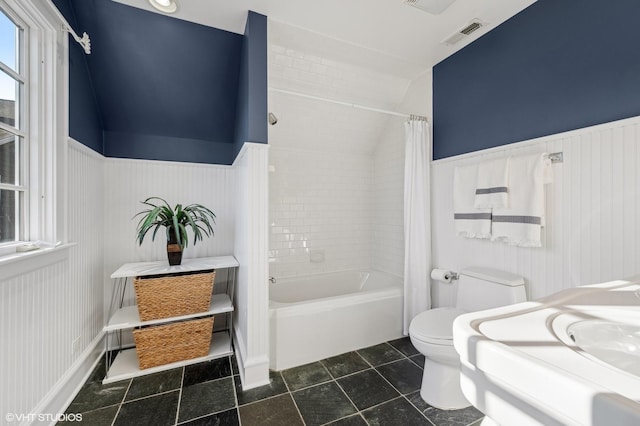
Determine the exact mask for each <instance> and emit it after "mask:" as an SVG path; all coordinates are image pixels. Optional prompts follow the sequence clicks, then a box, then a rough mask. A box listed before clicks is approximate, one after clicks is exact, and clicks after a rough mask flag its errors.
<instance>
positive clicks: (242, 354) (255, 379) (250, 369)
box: [233, 327, 270, 390]
mask: <svg viewBox="0 0 640 426" xmlns="http://www.w3.org/2000/svg"><path fill="white" fill-rule="evenodd" d="M233 340H234V345H233V347H234V352H235V354H236V361H237V362H238V370H239V371H240V383H241V384H242V390H248V389H253V388H257V387H259V386H264V385H268V384H269V383H270V381H269V357H266V356H261V357H247V350H246V347H245V345H244V342H245V341H244V337H243V336H242V333H241V332H240V330H239V329H238V328H237V327H234V328H233Z"/></svg>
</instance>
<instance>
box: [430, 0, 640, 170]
mask: <svg viewBox="0 0 640 426" xmlns="http://www.w3.org/2000/svg"><path fill="white" fill-rule="evenodd" d="M638 16H640V1H637V0H615V1H602V0H562V1H559V0H538V1H537V2H536V3H534V4H533V5H531V6H530V7H528V8H527V9H525V10H524V11H522V12H521V13H519V14H518V15H516V16H514V17H513V18H511V19H510V20H508V21H507V22H505V23H503V24H502V25H500V26H498V27H497V28H495V29H494V30H493V31H490V32H489V33H487V34H486V35H484V36H483V37H481V38H480V39H478V40H476V41H475V42H473V43H471V44H470V45H468V46H467V47H465V48H464V49H462V50H460V51H459V52H457V53H456V54H454V55H452V56H450V57H449V58H447V59H445V60H443V61H442V62H440V63H439V64H437V65H436V66H435V67H434V69H433V109H434V111H433V117H434V118H433V121H434V141H433V144H434V147H433V150H434V159H438V158H444V157H449V156H453V155H458V154H463V153H466V152H471V151H477V150H481V149H485V148H490V147H495V146H500V145H504V144H508V143H512V142H518V141H522V140H527V139H531V138H535V137H540V136H545V135H550V134H554V133H558V132H563V131H568V130H573V129H577V128H581V127H586V126H590V125H595V124H600V123H605V122H609V121H613V120H619V119H623V118H628V117H633V116H637V115H640V55H639V54H638V53H637V52H638V50H637V49H638V47H637V44H638V35H637V22H636V21H637V17H638Z"/></svg>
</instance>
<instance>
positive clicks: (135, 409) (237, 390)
mask: <svg viewBox="0 0 640 426" xmlns="http://www.w3.org/2000/svg"><path fill="white" fill-rule="evenodd" d="M423 363H424V358H423V357H422V355H420V354H419V353H418V352H417V351H416V350H415V348H414V347H413V346H412V345H411V343H410V341H409V339H408V338H402V339H399V340H394V341H391V342H388V343H383V344H380V345H376V346H372V347H369V348H365V349H361V350H358V351H354V352H349V353H346V354H342V355H338V356H335V357H331V358H328V359H324V360H321V361H319V362H314V363H311V364H307V365H303V366H300V367H295V368H291V369H288V370H284V371H281V372H273V371H272V372H271V373H270V376H271V383H270V384H269V385H266V386H262V387H259V388H255V389H250V390H247V391H243V390H242V389H241V387H240V379H239V376H238V370H237V366H236V363H235V358H234V357H233V356H231V357H225V358H222V359H218V360H213V361H208V362H203V363H200V364H194V365H190V366H186V367H183V368H176V369H173V370H168V371H164V372H161V373H156V374H151V375H148V376H142V377H138V378H134V379H131V380H124V381H120V382H116V383H111V384H108V385H102V384H101V378H102V375H103V374H104V364H103V362H102V361H101V362H100V363H99V365H98V366H97V367H96V369H95V370H94V372H93V374H92V375H91V377H90V378H89V380H88V381H87V382H86V383H85V385H84V386H83V388H82V389H81V390H80V392H79V393H78V395H77V396H76V398H75V399H74V400H73V402H72V403H71V405H70V406H69V407H68V409H67V413H82V419H83V421H82V423H84V424H88V425H91V426H102V425H105V426H107V425H125V426H128V425H141V426H146V425H153V426H162V425H176V424H179V425H190V426H200V425H220V426H224V425H242V426H271V425H272V426H294V425H309V426H311V425H325V424H326V425H336V426H337V425H340V426H349V425H363V426H366V425H378V426H385V425H389V426H396V425H406V426H418V425H425V426H434V425H435V426H440V425H441V426H468V425H478V424H479V423H480V421H481V419H482V417H483V416H482V413H480V412H479V411H478V410H476V409H475V408H473V407H469V408H466V409H462V410H452V411H444V410H439V409H436V408H434V407H431V406H430V405H428V404H427V403H425V402H424V401H423V400H422V399H421V398H420V385H421V380H422V365H423ZM63 424H64V423H62V422H60V423H58V425H63ZM70 424H71V423H70ZM73 424H77V422H75V423H73Z"/></svg>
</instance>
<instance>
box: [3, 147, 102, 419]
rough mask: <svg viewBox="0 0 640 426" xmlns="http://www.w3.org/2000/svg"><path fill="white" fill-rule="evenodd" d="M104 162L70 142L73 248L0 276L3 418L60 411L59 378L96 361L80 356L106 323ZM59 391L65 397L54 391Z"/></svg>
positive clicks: (90, 354) (64, 378)
mask: <svg viewBox="0 0 640 426" xmlns="http://www.w3.org/2000/svg"><path fill="white" fill-rule="evenodd" d="M102 161H103V160H102V158H101V157H100V156H99V155H97V154H95V153H93V152H92V151H90V150H88V149H87V148H84V147H83V146H81V145H80V144H78V143H77V142H74V141H70V142H69V149H68V164H69V175H68V194H69V195H68V197H69V209H68V210H69V217H68V221H69V224H70V226H69V238H70V240H71V241H72V242H75V243H76V245H75V246H73V247H70V248H69V249H68V256H64V258H62V259H61V260H60V261H58V262H55V263H53V264H50V265H46V266H44V267H36V268H34V269H33V270H31V271H29V272H28V273H24V274H21V275H18V276H13V277H11V278H9V279H0V341H1V342H2V345H0V359H1V360H2V362H0V377H2V383H1V384H0V412H2V413H3V416H4V415H5V414H6V413H16V414H29V413H36V412H38V410H39V409H47V410H51V409H54V408H55V409H57V410H63V409H64V408H65V407H63V406H58V407H52V406H51V405H50V402H51V401H54V400H55V401H60V400H63V401H64V400H66V399H68V398H71V397H72V396H73V391H74V390H75V389H68V388H67V387H65V383H62V382H66V381H67V380H69V371H71V370H74V371H75V370H78V371H80V370H79V369H78V366H79V365H80V364H82V363H84V362H85V361H88V362H92V361H93V360H84V359H82V358H83V357H85V358H86V357H95V352H93V351H92V347H93V346H95V344H96V339H97V338H99V336H100V334H101V331H102V326H103V316H102V302H103V300H102V297H103V296H102V295H103V279H102V276H103V264H102V262H103V250H102V245H101V242H102V229H103V228H102V222H103V210H104V209H103V204H102V177H103V174H102V173H103V167H102ZM74 342H75V343H74ZM80 374H82V373H80ZM61 391H63V392H67V395H65V396H64V397H61V395H58V394H54V393H59V392H61ZM54 413H55V411H54ZM3 418H4V417H3Z"/></svg>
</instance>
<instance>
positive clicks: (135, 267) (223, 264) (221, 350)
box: [102, 256, 240, 384]
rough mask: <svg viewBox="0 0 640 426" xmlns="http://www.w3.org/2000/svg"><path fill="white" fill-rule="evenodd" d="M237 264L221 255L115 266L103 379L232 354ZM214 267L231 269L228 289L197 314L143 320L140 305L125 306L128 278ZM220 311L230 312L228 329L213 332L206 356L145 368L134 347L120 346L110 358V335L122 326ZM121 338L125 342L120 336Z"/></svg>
mask: <svg viewBox="0 0 640 426" xmlns="http://www.w3.org/2000/svg"><path fill="white" fill-rule="evenodd" d="M238 266H240V264H239V263H238V261H237V260H236V259H235V258H234V257H233V256H219V257H208V258H199V259H184V260H183V262H182V264H181V265H176V266H169V265H168V264H167V262H166V261H158V262H137V263H127V264H125V265H122V266H121V267H120V268H118V270H116V271H115V272H114V273H113V274H112V275H111V278H112V279H114V280H115V282H114V287H113V290H112V296H111V308H110V310H109V311H110V312H109V317H108V321H107V324H106V325H105V326H104V328H103V331H104V332H105V334H106V338H105V359H106V361H107V371H106V375H105V377H104V380H103V381H102V383H105V384H106V383H112V382H116V381H119V380H124V379H129V378H132V377H138V376H142V375H145V374H151V373H156V372H158V371H163V370H167V369H171V368H176V367H181V366H184V365H189V364H195V363H198V362H202V361H206V360H210V359H215V358H220V357H223V356H227V355H231V354H232V353H233V350H232V348H231V342H232V339H231V328H232V318H231V315H232V313H233V311H234V307H233V293H234V290H235V284H236V283H235V281H236V272H237V268H238ZM211 269H229V270H230V273H229V274H228V276H227V288H226V293H216V294H213V295H212V298H211V304H210V305H209V310H207V311H205V312H198V313H195V314H189V315H182V316H178V317H170V318H162V319H156V320H151V321H140V316H139V314H138V307H137V306H136V305H133V306H122V305H123V303H122V302H123V300H124V292H125V289H126V286H127V282H128V281H129V279H130V278H134V277H140V276H149V275H164V274H172V273H180V272H195V271H204V270H211ZM221 314H226V315H228V318H227V320H226V321H225V323H226V325H227V329H226V330H222V331H216V332H214V333H213V337H212V339H211V346H210V348H209V354H208V355H207V356H204V357H199V358H193V359H189V360H184V361H179V362H174V363H170V364H165V365H161V366H157V367H152V368H145V369H144V370H141V369H140V367H139V365H138V355H137V353H136V349H135V347H134V348H129V349H121V350H120V351H119V352H118V354H117V355H116V357H115V359H114V360H113V362H110V357H109V350H110V346H109V342H110V337H111V335H112V334H113V333H121V332H122V331H123V330H129V329H134V328H136V327H141V326H148V325H159V324H164V323H169V322H176V321H184V320H189V319H193V318H199V317H205V316H211V315H221ZM120 342H122V340H121V339H120Z"/></svg>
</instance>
